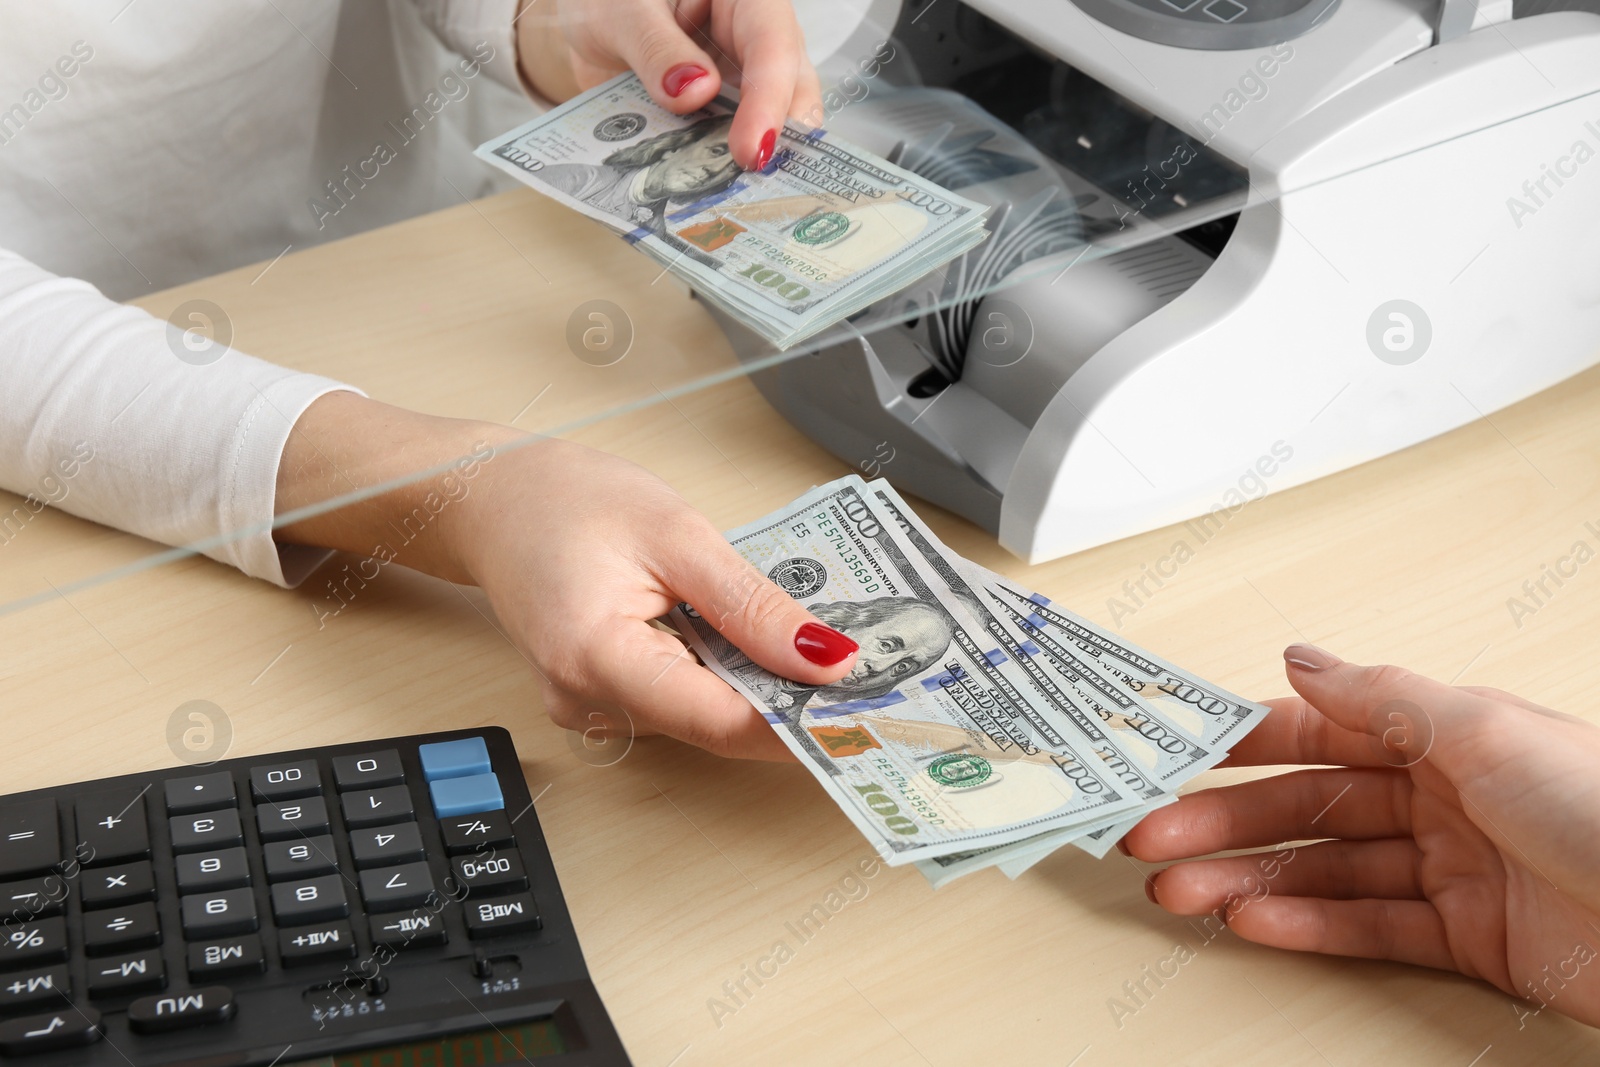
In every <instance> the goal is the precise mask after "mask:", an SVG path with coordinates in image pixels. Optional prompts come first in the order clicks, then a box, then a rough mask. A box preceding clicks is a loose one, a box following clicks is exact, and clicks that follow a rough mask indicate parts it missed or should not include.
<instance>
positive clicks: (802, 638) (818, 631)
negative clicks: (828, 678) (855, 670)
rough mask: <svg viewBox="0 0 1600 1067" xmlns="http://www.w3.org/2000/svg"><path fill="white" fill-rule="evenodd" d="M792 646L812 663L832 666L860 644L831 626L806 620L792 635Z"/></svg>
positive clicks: (850, 653)
mask: <svg viewBox="0 0 1600 1067" xmlns="http://www.w3.org/2000/svg"><path fill="white" fill-rule="evenodd" d="M794 647H795V648H796V649H798V650H799V652H800V654H801V655H802V656H804V657H805V658H806V659H808V660H810V661H811V662H812V663H815V664H817V665H818V666H822V667H832V666H833V665H834V664H835V663H843V662H844V661H845V660H846V659H848V658H849V657H850V656H852V655H854V654H855V652H856V650H857V649H859V648H860V647H861V646H860V645H858V644H856V643H855V642H854V641H852V640H850V638H848V637H846V636H845V635H844V634H842V633H840V632H839V631H838V630H835V629H833V628H832V627H828V626H824V625H822V624H821V623H820V622H808V623H806V624H805V625H804V626H802V627H800V630H799V632H798V633H796V634H795V635H794Z"/></svg>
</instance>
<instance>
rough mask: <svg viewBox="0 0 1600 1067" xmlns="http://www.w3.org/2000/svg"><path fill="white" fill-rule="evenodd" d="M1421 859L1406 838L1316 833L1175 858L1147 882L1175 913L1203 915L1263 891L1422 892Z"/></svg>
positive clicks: (1346, 896) (1398, 896)
mask: <svg viewBox="0 0 1600 1067" xmlns="http://www.w3.org/2000/svg"><path fill="white" fill-rule="evenodd" d="M1421 859H1422V852H1421V850H1419V849H1418V848H1417V845H1416V842H1415V841H1412V840H1410V839H1408V838H1400V837H1391V838H1383V839H1381V840H1377V841H1321V842H1318V843H1317V844H1313V845H1299V846H1296V847H1293V848H1291V847H1287V846H1285V847H1282V848H1279V849H1277V850H1276V851H1273V852H1258V853H1254V854H1252V855H1249V856H1228V857H1225V858H1221V859H1212V860H1196V861H1195V862H1193V863H1180V864H1178V865H1177V866H1174V867H1168V868H1167V869H1166V870H1164V871H1158V872H1156V873H1155V874H1153V875H1151V877H1150V884H1151V889H1152V895H1153V896H1154V898H1155V901H1156V903H1157V904H1160V905H1161V906H1162V907H1163V908H1166V909H1167V910H1168V911H1170V912H1172V913H1174V914H1176V915H1206V914H1208V913H1210V912H1213V911H1216V910H1217V909H1218V908H1221V907H1223V906H1225V905H1228V904H1229V902H1237V901H1245V902H1247V903H1254V902H1259V901H1261V900H1263V899H1265V898H1266V897H1268V896H1273V897H1325V898H1327V899H1329V900H1360V899H1363V898H1366V897H1379V898H1383V899H1393V900H1424V899H1426V897H1425V895H1424V894H1423V891H1422V881H1421V875H1420V870H1419V866H1418V865H1419V863H1420V862H1421ZM1236 906H1237V905H1236Z"/></svg>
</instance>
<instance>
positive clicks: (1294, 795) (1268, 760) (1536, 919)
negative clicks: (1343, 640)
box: [1126, 645, 1600, 1026]
mask: <svg viewBox="0 0 1600 1067" xmlns="http://www.w3.org/2000/svg"><path fill="white" fill-rule="evenodd" d="M1284 658H1285V660H1286V661H1287V663H1288V667H1287V672H1286V673H1287V674H1288V677H1289V684H1290V685H1292V686H1294V688H1295V691H1296V692H1297V693H1298V694H1299V695H1298V696H1296V697H1289V698H1285V699H1282V700H1275V701H1273V702H1272V713H1271V714H1270V715H1269V716H1268V717H1267V719H1266V721H1265V722H1263V723H1262V724H1261V726H1260V728H1258V729H1257V730H1256V731H1255V732H1254V733H1252V734H1251V735H1250V736H1249V737H1248V738H1246V739H1245V740H1244V741H1243V742H1242V743H1241V744H1240V745H1239V746H1238V747H1237V748H1235V749H1234V751H1233V753H1232V755H1231V756H1230V757H1229V761H1228V762H1229V764H1230V765H1236V766H1254V765H1275V764H1331V765H1333V766H1331V767H1320V768H1318V769H1314V770H1299V771H1294V772H1293V773H1289V774H1281V775H1275V776H1273V777H1270V778H1261V779H1258V780H1256V781H1253V782H1245V783H1243V784H1240V785H1233V786H1227V787H1224V788H1220V789H1208V790H1204V791H1202V792H1198V793H1192V794H1190V795H1188V796H1185V797H1184V798H1182V799H1181V800H1179V801H1178V802H1177V803H1176V804H1173V805H1171V806H1170V807H1167V808H1165V809H1163V810H1161V811H1158V812H1154V813H1152V814H1151V815H1150V816H1149V817H1148V818H1146V819H1145V820H1144V821H1143V822H1141V823H1140V824H1139V825H1138V826H1136V827H1135V828H1134V829H1133V830H1132V831H1131V832H1129V834H1128V836H1127V838H1126V845H1127V851H1128V852H1129V854H1131V855H1133V856H1135V857H1137V858H1139V859H1142V860H1147V861H1151V862H1156V863H1161V862H1166V861H1170V860H1180V859H1188V858H1190V857H1194V856H1203V855H1206V854H1208V853H1213V852H1222V851H1227V850H1232V849H1250V848H1262V847H1273V846H1277V847H1280V848H1281V847H1282V846H1283V845H1284V844H1285V843H1287V842H1292V841H1300V840H1307V839H1322V840H1320V841H1319V842H1318V843H1316V844H1311V845H1301V846H1298V847H1296V848H1294V849H1293V850H1292V859H1291V860H1290V861H1289V862H1282V853H1278V854H1277V855H1278V856H1279V862H1277V863H1276V864H1274V865H1273V866H1271V867H1270V868H1267V869H1270V870H1272V871H1273V872H1274V877H1272V878H1270V879H1267V878H1264V877H1263V874H1262V871H1263V868H1262V866H1261V865H1260V858H1259V857H1254V856H1236V857H1231V858H1227V859H1201V860H1195V861H1194V862H1190V863H1180V864H1178V865H1176V866H1173V867H1168V868H1166V869H1165V870H1161V871H1158V872H1156V874H1154V875H1153V876H1152V878H1151V880H1150V883H1149V884H1150V887H1151V889H1150V892H1151V899H1153V900H1154V901H1155V902H1156V903H1158V904H1160V905H1161V906H1162V907H1164V908H1166V909H1167V910H1168V911H1171V912H1175V913H1176V914H1179V915H1207V914H1220V915H1224V916H1226V919H1227V922H1228V925H1229V927H1231V928H1232V930H1233V931H1234V932H1235V933H1236V934H1238V935H1239V936H1240V937H1243V938H1245V939H1247V940H1250V941H1257V942H1260V943H1261V944H1264V945H1273V946H1275V947H1278V948H1286V949H1296V950H1299V951H1303V952H1326V953H1330V954H1333V955H1338V956H1363V957H1367V958H1370V959H1386V960H1396V961H1399V962H1402V963H1414V964H1419V965H1421V966H1424V967H1437V968H1440V969H1443V970H1449V971H1460V972H1461V973H1462V974H1465V975H1467V976H1469V977H1473V978H1481V979H1483V980H1484V981H1487V982H1489V983H1491V984H1493V985H1495V986H1496V987H1498V988H1500V989H1502V990H1504V991H1505V992H1507V993H1509V994H1511V995H1512V996H1513V997H1516V998H1518V999H1519V1000H1520V1001H1522V1004H1521V1005H1519V1006H1518V1014H1519V1015H1521V1016H1526V1015H1530V1014H1537V1013H1538V1012H1540V1011H1543V1010H1544V1009H1545V1008H1546V1007H1548V1008H1550V1009H1551V1010H1553V1011H1557V1012H1560V1013H1562V1014H1564V1015H1570V1016H1572V1017H1573V1018H1576V1019H1579V1020H1582V1021H1583V1022H1586V1023H1589V1024H1590V1025H1594V1026H1600V729H1596V728H1595V726H1594V725H1593V724H1591V723H1588V722H1585V721H1583V720H1582V719H1577V718H1574V717H1572V716H1570V715H1563V714H1561V713H1560V712H1556V711H1552V710H1550V709H1549V708H1544V707H1540V706H1539V705H1537V704H1534V703H1532V702H1530V701H1527V700H1523V699H1522V698H1520V697H1516V696H1512V695H1511V694H1509V693H1503V692H1500V691H1499V690H1495V689H1480V688H1464V689H1457V688H1454V687H1451V686H1448V685H1445V684H1443V683H1442V682H1436V681H1433V680H1432V679H1430V678H1424V677H1422V676H1420V675H1416V674H1412V673H1411V672H1410V671H1406V670H1402V669H1400V668H1398V667H1364V666H1359V665H1357V664H1354V663H1346V662H1344V661H1342V660H1340V659H1338V658H1337V657H1335V656H1332V655H1329V654H1328V653H1327V652H1324V651H1322V650H1321V649H1318V648H1313V647H1310V646H1307V645H1291V646H1290V647H1289V649H1288V650H1287V651H1286V652H1285V653H1284Z"/></svg>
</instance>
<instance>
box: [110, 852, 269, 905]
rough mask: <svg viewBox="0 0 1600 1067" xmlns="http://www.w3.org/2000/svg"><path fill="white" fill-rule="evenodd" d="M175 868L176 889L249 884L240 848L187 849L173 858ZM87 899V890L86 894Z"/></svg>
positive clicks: (193, 890) (247, 864) (194, 890)
mask: <svg viewBox="0 0 1600 1067" xmlns="http://www.w3.org/2000/svg"><path fill="white" fill-rule="evenodd" d="M173 862H174V865H175V866H176V867H177V868H178V892H180V893H204V892H208V891H210V890H213V889H238V888H239V887H240V886H246V885H249V884H250V862H249V860H247V859H246V858H245V851H244V849H242V848H224V849H219V850H217V851H215V852H190V853H188V854H187V855H183V856H178V857H176V858H175V860H174V861H173ZM85 897H86V898H87V893H86V894H85Z"/></svg>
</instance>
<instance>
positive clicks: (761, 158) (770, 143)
mask: <svg viewBox="0 0 1600 1067" xmlns="http://www.w3.org/2000/svg"><path fill="white" fill-rule="evenodd" d="M777 143H778V131H777V130H768V131H767V133H766V136H764V137H762V138H761V147H760V148H758V149H756V170H766V169H767V164H768V163H771V162H772V149H773V148H774V147H776V145H777Z"/></svg>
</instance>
